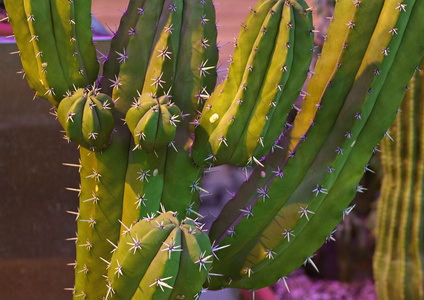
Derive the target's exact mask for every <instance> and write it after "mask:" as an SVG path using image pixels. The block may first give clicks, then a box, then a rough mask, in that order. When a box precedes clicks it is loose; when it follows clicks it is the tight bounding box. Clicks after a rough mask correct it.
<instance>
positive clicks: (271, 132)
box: [254, 1, 314, 158]
mask: <svg viewBox="0 0 424 300" xmlns="http://www.w3.org/2000/svg"><path fill="white" fill-rule="evenodd" d="M290 3H291V5H292V7H293V9H294V22H293V26H295V30H294V35H295V37H294V40H295V43H294V45H292V47H293V55H294V57H293V61H292V65H291V71H290V76H289V78H288V81H287V83H286V86H285V88H284V89H283V90H282V93H280V95H279V98H280V100H278V101H277V105H276V106H275V107H274V108H273V109H272V110H271V111H270V115H269V117H268V118H269V119H270V120H271V121H270V122H267V124H266V125H265V127H264V130H263V133H262V135H261V136H262V137H263V142H264V147H262V148H261V147H259V148H258V149H257V150H256V152H255V153H254V157H257V158H261V157H263V156H265V155H266V154H267V153H266V152H265V151H267V150H268V151H269V149H271V148H272V147H273V146H274V143H275V141H276V140H277V138H278V137H279V136H280V135H281V132H282V129H281V123H280V122H281V121H279V120H278V118H277V117H273V116H274V115H275V116H285V115H286V114H287V113H288V110H287V109H288V108H287V105H288V103H286V101H283V100H284V99H295V98H296V97H297V95H299V94H300V92H301V89H302V83H303V82H305V80H306V77H307V75H308V71H309V69H307V67H309V65H310V63H311V60H312V56H311V52H312V51H313V45H314V35H313V34H312V33H313V28H311V27H310V26H311V25H310V24H312V14H310V13H307V12H308V9H309V7H308V5H307V4H306V2H304V1H291V2H290ZM308 33H309V35H308ZM287 102H288V101H287Z"/></svg>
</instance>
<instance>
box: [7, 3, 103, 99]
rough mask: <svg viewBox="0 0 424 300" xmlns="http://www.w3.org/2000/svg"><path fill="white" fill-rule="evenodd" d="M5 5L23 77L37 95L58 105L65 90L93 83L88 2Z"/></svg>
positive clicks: (94, 64) (94, 61)
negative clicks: (24, 73) (17, 48)
mask: <svg viewBox="0 0 424 300" xmlns="http://www.w3.org/2000/svg"><path fill="white" fill-rule="evenodd" d="M5 6H6V9H7V10H8V11H9V18H10V20H11V24H12V26H13V27H14V28H15V29H14V30H15V32H19V35H18V37H17V38H16V42H17V44H18V47H19V49H20V53H21V60H22V62H23V66H24V70H25V72H26V75H27V76H26V77H27V79H28V82H29V84H30V86H31V87H32V88H33V89H34V90H35V91H36V94H37V95H38V96H40V97H43V98H46V99H48V100H49V101H50V102H51V103H52V104H53V105H54V106H58V104H59V102H60V101H61V100H62V98H63V97H64V96H65V94H66V92H67V91H69V90H71V89H73V88H74V87H77V88H78V87H82V88H83V87H86V86H87V85H90V84H93V83H94V80H95V79H96V78H97V73H98V70H99V65H98V63H97V58H96V50H95V48H94V45H93V42H92V32H91V29H90V26H91V13H90V8H91V1H84V0H75V1H68V2H63V1H56V0H43V1H30V0H23V1H13V3H12V2H9V1H5ZM10 8H12V9H10ZM18 30H19V31H18ZM20 32H22V35H21V34H20ZM53 41H57V42H56V43H53ZM28 43H30V44H31V45H32V47H28Z"/></svg>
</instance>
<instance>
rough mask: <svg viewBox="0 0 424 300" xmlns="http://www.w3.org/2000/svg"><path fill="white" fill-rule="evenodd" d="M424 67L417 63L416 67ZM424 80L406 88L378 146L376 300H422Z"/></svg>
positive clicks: (419, 74) (420, 76) (417, 77)
mask: <svg viewBox="0 0 424 300" xmlns="http://www.w3.org/2000/svg"><path fill="white" fill-rule="evenodd" d="M422 66H423V62H421V64H420V67H422ZM422 81H423V74H422V71H421V70H420V69H417V73H416V74H415V76H414V77H413V78H412V80H411V82H410V83H409V86H408V90H407V92H406V95H405V98H404V99H403V102H402V105H401V106H400V111H399V113H398V115H397V117H396V121H395V123H394V124H393V125H392V127H391V128H390V130H389V132H388V134H389V135H390V136H391V137H393V139H394V141H392V140H390V138H389V137H386V138H384V139H383V140H382V142H381V151H382V160H381V161H382V167H383V172H384V177H383V182H382V189H381V196H380V199H379V203H378V217H377V243H376V250H375V254H374V278H375V281H376V286H377V293H378V296H379V299H422V298H423V295H424V290H423V280H424V279H423V262H422V255H423V247H422V243H421V242H420V241H419V240H420V237H421V236H422V230H423V222H422V191H421V189H422V182H423V171H422V170H423V166H424V162H423V148H422V144H423V143H422V140H421V137H422V132H423V127H422V126H423V123H422V115H423V113H424V111H423V107H424V106H423V104H422V99H423V93H422Z"/></svg>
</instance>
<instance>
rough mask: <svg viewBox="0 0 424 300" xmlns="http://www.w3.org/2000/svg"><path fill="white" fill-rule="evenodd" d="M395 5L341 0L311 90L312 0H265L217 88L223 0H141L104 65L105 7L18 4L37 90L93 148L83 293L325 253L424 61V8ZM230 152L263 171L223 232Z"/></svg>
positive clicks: (194, 293) (179, 294) (123, 291)
mask: <svg viewBox="0 0 424 300" xmlns="http://www.w3.org/2000/svg"><path fill="white" fill-rule="evenodd" d="M398 1H399V0H396V1H390V0H388V1H383V0H378V1H375V0H362V1H351V0H339V1H338V2H337V5H336V9H335V14H334V18H333V19H332V24H331V26H330V29H329V32H328V37H327V41H326V43H325V44H324V47H323V51H322V53H321V56H320V59H319V61H318V63H317V65H316V68H315V70H314V72H310V74H313V76H312V78H311V80H310V82H309V85H308V89H307V91H306V92H302V91H301V89H302V86H303V84H304V81H305V79H306V78H307V75H308V72H309V65H310V62H311V59H312V48H313V35H314V32H315V30H314V28H313V27H312V18H311V10H310V9H309V8H308V6H307V5H306V3H305V2H304V1H303V0H259V2H258V3H257V5H256V6H255V7H254V8H253V9H252V11H251V13H250V14H249V16H248V17H247V19H246V21H245V22H244V23H243V25H242V28H241V31H240V34H239V38H238V39H237V41H236V43H235V46H236V48H235V52H234V56H233V57H232V63H231V66H230V69H229V73H228V77H227V79H226V80H225V81H224V82H223V83H222V84H220V85H218V86H217V87H216V88H215V83H216V77H217V76H216V65H217V59H218V49H217V45H216V25H215V10H214V5H213V3H212V1H211V0H131V1H130V2H129V6H128V9H127V11H126V12H125V14H124V16H123V17H122V19H121V24H120V27H119V29H118V30H117V32H116V33H115V35H114V37H113V38H112V41H111V48H110V51H109V54H108V55H107V56H105V58H106V60H105V62H104V65H103V73H102V74H101V75H100V76H98V74H97V72H98V69H97V68H98V64H97V60H96V57H95V52H94V46H93V43H92V40H91V39H92V37H91V31H90V30H89V25H90V15H89V7H90V4H91V3H90V1H86V0H72V1H68V2H67V3H66V1H65V3H64V2H63V1H59V0H22V1H21V0H20V1H17V2H13V3H12V1H11V0H8V1H5V4H6V7H7V9H8V10H9V15H10V19H11V23H12V26H13V28H14V31H15V33H16V40H17V44H18V47H19V48H20V52H21V58H22V64H23V67H24V69H25V72H26V74H27V76H26V77H27V80H28V82H29V84H30V85H31V87H32V88H33V89H35V90H36V92H37V94H38V95H39V96H42V97H45V98H47V99H48V100H49V101H51V102H52V104H53V105H54V106H56V107H58V111H57V116H58V119H59V121H60V122H61V124H62V125H63V127H64V129H65V132H66V134H67V135H68V137H69V138H70V139H71V140H73V141H75V142H77V143H78V144H79V145H80V146H81V147H80V155H81V159H80V164H79V165H78V167H79V172H80V177H81V188H80V189H79V190H78V191H79V192H80V207H79V211H78V212H77V213H75V214H76V215H77V221H78V235H77V237H76V238H75V240H76V245H77V260H76V262H75V276H76V279H75V282H76V283H75V288H74V298H75V299H78V298H84V299H102V298H106V299H109V298H118V299H182V298H183V297H185V299H193V298H197V297H198V296H199V293H200V289H201V288H202V285H205V286H207V287H209V288H211V289H219V288H222V287H227V286H233V287H241V288H247V289H258V288H261V287H264V286H267V285H270V284H272V283H274V282H276V281H277V280H278V279H279V278H281V277H282V276H285V275H286V274H288V273H290V272H291V271H293V270H294V269H296V268H297V267H299V266H300V265H301V264H302V263H306V262H309V263H313V261H312V257H313V253H314V252H315V251H316V250H317V249H318V248H319V247H320V246H321V245H322V243H324V242H325V240H326V238H328V237H330V238H331V233H332V231H333V229H334V227H335V226H336V225H337V223H338V222H339V221H340V219H341V218H342V217H343V216H344V215H345V214H347V213H349V211H350V210H351V208H348V205H349V202H350V201H351V200H352V199H353V196H354V194H355V193H356V192H358V191H359V192H360V191H361V190H362V188H361V187H360V186H358V182H359V180H360V178H361V177H362V174H363V172H364V170H367V162H368V160H369V158H370V156H371V154H372V152H373V149H374V147H375V146H376V145H377V143H378V142H379V141H380V139H381V138H382V137H383V135H384V133H385V131H386V130H387V128H388V127H389V125H390V123H391V122H392V121H393V119H394V115H395V112H396V109H397V107H398V106H399V103H400V100H401V99H402V96H403V93H404V86H405V85H406V84H407V82H408V81H409V79H410V78H411V76H412V74H413V72H414V68H415V65H416V64H417V63H418V61H419V60H420V58H421V56H422V50H423V49H424V44H422V42H421V41H420V40H419V39H417V36H418V34H419V33H420V32H421V31H422V30H423V29H424V28H422V27H423V26H424V24H422V22H420V15H422V13H423V9H424V3H423V2H422V1H413V0H408V1H404V2H405V3H404V2H401V3H399V2H398ZM56 26H60V29H58V30H57V31H56V30H52V28H53V27H54V28H56ZM146 28H149V29H150V28H155V30H145V29H146ZM55 35H60V36H55ZM53 40H55V41H56V43H52V41H53ZM68 40H70V41H71V44H69V42H68ZM28 41H31V42H30V43H28ZM48 44H53V47H51V46H50V47H47V45H48ZM71 46H72V47H71ZM41 54H43V56H42V55H41ZM44 54H45V55H44ZM34 58H35V59H34ZM51 70H54V71H51ZM53 75H55V76H53ZM97 78H98V79H97ZM96 79H97V80H96ZM69 91H74V92H69ZM299 95H301V96H303V104H302V105H300V104H299V103H298V102H296V99H297V98H298V96H299ZM388 98H390V99H391V100H390V101H387V100H386V99H388ZM109 103H110V106H109V105H108V104H109ZM109 107H110V108H111V109H110V110H109V109H108V108H109ZM112 108H113V110H112ZM199 112H201V113H200V114H199ZM293 118H294V121H293ZM264 156H265V157H264ZM263 157H264V158H263ZM224 163H230V164H234V165H239V166H243V165H246V164H249V163H251V164H252V165H254V166H255V167H254V169H253V173H252V175H251V176H250V177H249V179H248V180H246V182H245V183H243V185H242V186H241V188H240V189H239V191H238V192H237V193H236V194H235V196H234V199H232V200H231V201H229V202H228V203H227V205H226V206H225V207H224V209H223V210H222V212H221V214H220V216H219V217H218V218H217V219H216V220H215V222H214V224H213V226H212V228H211V230H210V233H209V236H208V235H206V234H205V233H204V232H202V225H200V224H199V223H198V221H197V219H196V218H197V217H201V216H200V215H199V214H198V213H197V211H198V208H199V205H200V201H199V200H200V194H201V193H206V191H205V190H203V189H202V186H201V180H202V177H203V171H204V170H203V167H205V166H206V167H209V166H213V165H218V164H224ZM159 210H161V211H163V213H161V214H160V216H158V217H157V218H156V219H154V218H153V217H152V216H153V214H155V213H156V212H157V211H159ZM165 211H172V212H175V213H171V212H167V213H165ZM189 218H191V219H189ZM193 219H195V220H196V221H193ZM210 241H212V242H213V243H212V246H211V242H210ZM218 250H221V251H219V254H217V253H216V252H217V251H218ZM112 253H113V254H112ZM210 270H213V271H212V272H210ZM214 275H218V276H214ZM105 277H106V278H107V281H106V284H105V280H104V279H105ZM206 277H208V280H207V281H206V282H205V279H206ZM188 281H189V282H190V284H189V285H187V284H186V283H187V282H188Z"/></svg>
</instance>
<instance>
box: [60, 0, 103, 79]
mask: <svg viewBox="0 0 424 300" xmlns="http://www.w3.org/2000/svg"><path fill="white" fill-rule="evenodd" d="M55 1H60V0H55ZM70 4H71V8H72V18H73V19H74V20H75V24H73V22H71V24H73V30H74V33H73V34H74V36H75V37H76V44H75V47H76V52H77V53H76V55H77V59H78V63H79V66H80V70H81V71H82V73H83V75H84V77H85V79H86V84H93V83H94V81H95V80H96V79H97V76H98V73H99V63H98V61H97V53H96V48H95V47H94V45H93V32H92V30H89V28H90V29H91V0H72V1H70ZM82 87H83V86H82Z"/></svg>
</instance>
